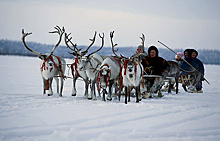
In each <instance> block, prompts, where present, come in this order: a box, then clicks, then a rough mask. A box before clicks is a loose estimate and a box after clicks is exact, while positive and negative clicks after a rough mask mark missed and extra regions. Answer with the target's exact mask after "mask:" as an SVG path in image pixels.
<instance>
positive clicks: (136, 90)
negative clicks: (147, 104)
mask: <svg viewBox="0 0 220 141" xmlns="http://www.w3.org/2000/svg"><path fill="white" fill-rule="evenodd" d="M138 93H139V91H138V86H137V87H135V95H136V103H139V98H138V95H139V94H138Z"/></svg>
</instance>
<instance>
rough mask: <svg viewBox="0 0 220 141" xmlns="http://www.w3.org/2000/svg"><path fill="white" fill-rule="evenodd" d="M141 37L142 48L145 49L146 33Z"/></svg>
mask: <svg viewBox="0 0 220 141" xmlns="http://www.w3.org/2000/svg"><path fill="white" fill-rule="evenodd" d="M140 38H141V44H142V50H144V41H145V36H144V34H143V33H142V37H140Z"/></svg>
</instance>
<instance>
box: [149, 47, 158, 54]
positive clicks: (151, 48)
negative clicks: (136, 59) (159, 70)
mask: <svg viewBox="0 0 220 141" xmlns="http://www.w3.org/2000/svg"><path fill="white" fill-rule="evenodd" d="M151 50H155V51H156V57H157V56H158V54H159V51H158V49H157V47H155V46H150V47H149V48H148V55H150V51H151Z"/></svg>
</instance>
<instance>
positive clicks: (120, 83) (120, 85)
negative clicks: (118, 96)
mask: <svg viewBox="0 0 220 141" xmlns="http://www.w3.org/2000/svg"><path fill="white" fill-rule="evenodd" d="M113 59H114V60H115V61H117V62H118V65H119V67H120V74H119V88H118V90H117V91H119V90H120V89H121V88H122V87H123V81H122V78H123V77H122V66H121V63H120V61H119V60H118V59H117V58H113Z"/></svg>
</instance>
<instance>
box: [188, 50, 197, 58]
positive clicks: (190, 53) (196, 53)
mask: <svg viewBox="0 0 220 141" xmlns="http://www.w3.org/2000/svg"><path fill="white" fill-rule="evenodd" d="M193 52H195V53H196V57H197V56H198V52H197V51H196V50H195V49H191V51H190V53H189V56H190V57H191V55H192V53H193Z"/></svg>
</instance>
